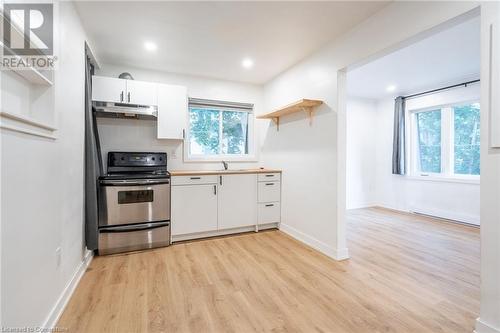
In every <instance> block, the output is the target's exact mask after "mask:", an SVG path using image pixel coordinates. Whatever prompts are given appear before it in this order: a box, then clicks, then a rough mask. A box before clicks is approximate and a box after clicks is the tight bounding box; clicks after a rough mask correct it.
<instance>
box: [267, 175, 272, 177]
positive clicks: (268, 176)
mask: <svg viewBox="0 0 500 333" xmlns="http://www.w3.org/2000/svg"><path fill="white" fill-rule="evenodd" d="M266 177H274V175H266Z"/></svg>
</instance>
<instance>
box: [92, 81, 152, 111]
mask: <svg viewBox="0 0 500 333" xmlns="http://www.w3.org/2000/svg"><path fill="white" fill-rule="evenodd" d="M92 100H93V101H99V102H112V103H125V104H139V105H158V84H157V83H153V82H143V81H135V80H124V79H117V78H114V77H105V76H95V75H94V76H92Z"/></svg>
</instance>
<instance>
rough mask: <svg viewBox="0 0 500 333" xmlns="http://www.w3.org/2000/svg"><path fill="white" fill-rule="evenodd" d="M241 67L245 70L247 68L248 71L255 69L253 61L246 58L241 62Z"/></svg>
mask: <svg viewBox="0 0 500 333" xmlns="http://www.w3.org/2000/svg"><path fill="white" fill-rule="evenodd" d="M241 66H243V67H244V68H247V69H248V68H252V67H253V60H252V59H250V58H245V59H243V61H242V62H241Z"/></svg>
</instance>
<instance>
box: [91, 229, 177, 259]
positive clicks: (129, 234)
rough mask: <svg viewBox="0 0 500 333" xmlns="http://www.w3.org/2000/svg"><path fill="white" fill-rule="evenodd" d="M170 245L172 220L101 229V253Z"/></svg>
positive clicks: (99, 249)
mask: <svg viewBox="0 0 500 333" xmlns="http://www.w3.org/2000/svg"><path fill="white" fill-rule="evenodd" d="M167 245H170V222H155V223H145V224H131V225H124V226H118V227H110V228H101V229H100V230H99V246H98V251H99V255H106V254H113V253H121V252H128V251H137V250H144V249H152V248H155V247H161V246H167Z"/></svg>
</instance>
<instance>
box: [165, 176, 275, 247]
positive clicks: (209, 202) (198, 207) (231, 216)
mask: <svg viewBox="0 0 500 333" xmlns="http://www.w3.org/2000/svg"><path fill="white" fill-rule="evenodd" d="M280 180H281V174H279V173H278V174H272V176H267V177H263V176H262V175H258V174H229V175H228V174H223V175H200V176H196V175H195V176H172V199H171V200H172V216H171V222H172V229H171V231H172V236H173V238H174V241H175V240H183V239H192V238H199V237H206V236H213V235H217V234H228V233H231V232H241V231H250V230H253V228H254V227H255V230H258V227H257V226H259V225H266V226H263V227H265V228H269V227H273V226H274V227H276V224H278V223H280V222H281V207H280V202H281V182H280ZM233 229H234V231H232V230H233Z"/></svg>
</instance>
